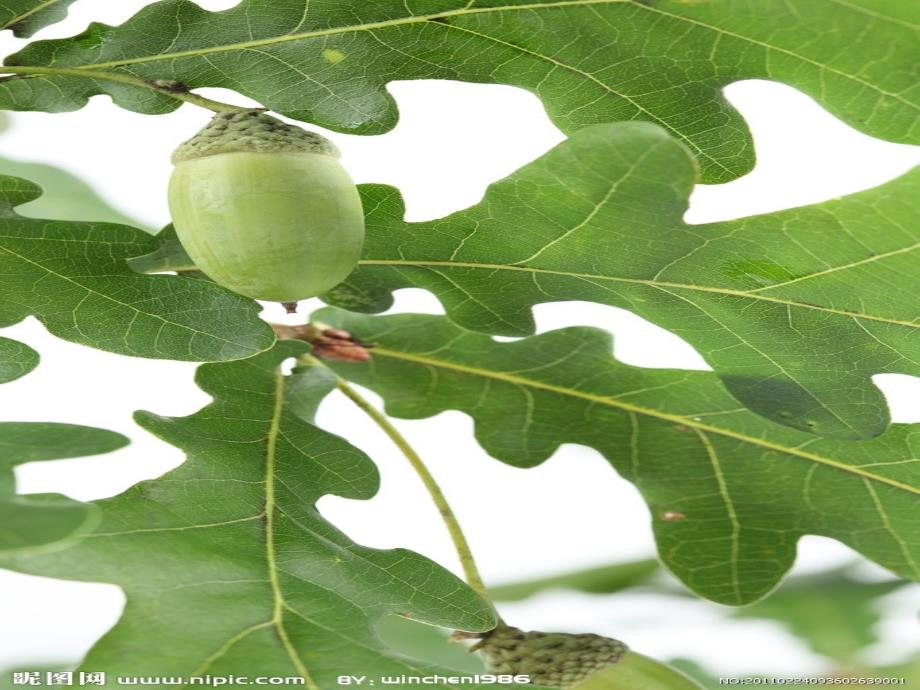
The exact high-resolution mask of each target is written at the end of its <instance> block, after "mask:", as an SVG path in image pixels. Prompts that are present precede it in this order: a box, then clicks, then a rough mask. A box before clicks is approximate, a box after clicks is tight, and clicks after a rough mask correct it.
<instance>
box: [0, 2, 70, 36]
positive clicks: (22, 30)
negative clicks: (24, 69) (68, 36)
mask: <svg viewBox="0 0 920 690" xmlns="http://www.w3.org/2000/svg"><path fill="white" fill-rule="evenodd" d="M73 2H74V0H3V3H2V4H0V30H2V29H10V30H11V31H12V32H13V35H14V36H18V37H20V38H28V37H29V36H31V35H32V34H34V33H35V32H36V31H38V30H39V29H43V28H44V27H46V26H48V25H49V24H54V23H55V22H59V21H61V20H62V19H64V17H66V16H67V8H68V7H69V6H70V5H72V4H73Z"/></svg>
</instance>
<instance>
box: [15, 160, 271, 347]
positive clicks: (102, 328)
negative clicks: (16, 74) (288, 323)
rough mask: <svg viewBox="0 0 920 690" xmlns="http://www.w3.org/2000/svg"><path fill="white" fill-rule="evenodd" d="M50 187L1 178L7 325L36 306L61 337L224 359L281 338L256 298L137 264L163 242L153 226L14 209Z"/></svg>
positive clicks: (99, 344) (35, 310)
mask: <svg viewBox="0 0 920 690" xmlns="http://www.w3.org/2000/svg"><path fill="white" fill-rule="evenodd" d="M40 193H41V191H40V189H39V188H38V187H37V186H36V185H34V184H32V183H31V182H28V181H26V180H22V179H20V178H15V177H3V176H0V280H2V281H3V282H4V290H3V293H2V294H0V326H8V325H11V324H14V323H16V322H18V321H20V320H22V319H23V318H25V317H26V316H28V315H30V314H34V315H35V316H36V317H38V318H39V319H40V320H41V321H42V323H44V325H45V326H46V327H47V328H48V330H49V331H51V332H52V333H53V334H54V335H57V336H58V337H61V338H64V339H66V340H71V341H73V342H76V343H80V344H82V345H88V346H90V347H95V348H98V349H101V350H108V351H110V352H117V353H119V354H125V355H133V356H136V357H158V358H164V359H180V360H193V361H216V360H228V359H238V358H241V357H248V356H250V355H252V354H255V353H257V352H259V351H261V350H264V349H266V348H268V347H270V346H271V344H272V342H273V341H274V336H273V335H272V332H271V329H270V328H269V327H268V326H267V325H266V324H265V323H264V322H262V321H261V320H260V319H259V316H258V312H259V306H258V304H256V303H255V302H253V301H252V300H249V299H246V298H245V297H242V296H240V295H236V294H234V293H232V292H230V291H228V290H225V289H224V288H221V287H219V286H217V285H214V284H212V283H209V282H205V281H199V280H193V279H189V278H184V277H179V276H165V275H162V276H145V275H141V274H139V273H136V272H135V271H133V270H131V268H130V267H129V266H128V264H127V263H126V261H127V260H128V259H130V258H131V257H135V256H139V255H142V254H146V253H148V252H151V251H153V250H154V249H155V248H156V246H157V242H156V240H155V239H154V238H153V237H151V236H150V235H148V234H147V233H145V232H143V231H141V230H137V229H135V228H132V227H128V226H125V225H114V224H110V223H84V222H68V221H47V220H37V219H32V218H25V217H23V216H20V215H18V214H17V213H16V212H15V211H14V208H15V207H16V206H19V205H20V204H24V203H27V202H29V201H32V200H33V199H35V198H37V197H38V196H39V195H40Z"/></svg>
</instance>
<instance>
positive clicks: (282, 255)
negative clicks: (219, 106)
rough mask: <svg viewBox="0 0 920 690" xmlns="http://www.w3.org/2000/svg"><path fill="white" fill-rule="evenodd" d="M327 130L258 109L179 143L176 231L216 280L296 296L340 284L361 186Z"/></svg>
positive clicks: (357, 241) (221, 118) (358, 239)
mask: <svg viewBox="0 0 920 690" xmlns="http://www.w3.org/2000/svg"><path fill="white" fill-rule="evenodd" d="M338 158H339V152H338V150H337V149H336V147H335V145H334V144H333V143H332V142H330V141H329V140H328V139H326V138H325V137H322V136H320V135H319V134H316V133H314V132H308V131H306V130H304V129H301V128H300V127H295V126H293V125H289V124H287V123H285V122H282V121H281V120H278V119H276V118H274V117H271V116H270V115H266V114H265V113H263V112H261V111H255V110H254V111H247V112H233V113H218V114H217V115H215V116H214V118H213V119H212V120H211V122H210V123H208V124H207V125H206V126H205V127H204V128H203V129H202V130H201V131H199V132H198V133H197V134H196V135H195V136H194V137H192V138H191V139H189V140H188V141H186V142H185V143H183V144H182V145H180V146H179V148H177V149H176V151H175V152H174V153H173V156H172V162H173V164H174V165H175V167H174V169H173V173H172V176H171V177H170V180H169V210H170V214H171V215H172V219H173V225H174V226H175V229H176V235H177V236H178V238H179V241H180V242H181V243H182V246H183V247H184V248H185V250H186V252H187V253H188V255H189V256H190V257H191V259H192V260H193V261H194V262H195V265H196V266H197V267H198V268H199V269H200V270H201V271H202V272H203V273H204V274H205V275H207V276H208V277H209V278H211V279H212V280H214V282H216V283H218V284H220V285H223V286H224V287H227V288H229V289H230V290H233V291H234V292H238V293H240V294H242V295H246V296H247V297H252V298H253V299H258V300H269V301H278V302H282V303H289V304H290V303H296V302H297V301H299V300H302V299H307V298H309V297H315V296H317V295H320V294H322V293H324V292H327V291H328V290H330V289H331V288H333V287H335V286H336V285H338V284H339V283H341V282H342V281H343V280H344V279H345V278H346V277H347V276H348V274H349V273H351V271H352V270H353V269H354V267H355V265H356V264H357V262H358V259H359V258H360V256H361V248H362V245H363V243H364V212H363V209H362V205H361V198H360V196H359V195H358V190H357V188H356V186H355V184H354V182H353V181H352V179H351V177H349V175H348V173H347V172H346V171H345V169H344V168H343V167H342V165H341V164H340V163H339V160H338Z"/></svg>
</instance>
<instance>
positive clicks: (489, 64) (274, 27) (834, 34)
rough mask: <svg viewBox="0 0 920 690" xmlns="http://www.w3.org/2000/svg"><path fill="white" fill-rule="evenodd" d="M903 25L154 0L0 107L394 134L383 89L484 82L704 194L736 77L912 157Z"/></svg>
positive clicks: (818, 8) (7, 89) (695, 6)
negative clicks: (640, 147)
mask: <svg viewBox="0 0 920 690" xmlns="http://www.w3.org/2000/svg"><path fill="white" fill-rule="evenodd" d="M917 18H918V13H917V11H916V4H915V3H912V2H910V1H909V0H887V2H885V3H884V6H879V3H870V2H867V1H866V0H847V1H846V2H844V1H843V0H812V1H810V2H804V3H803V2H796V3H789V2H786V1H785V0H760V1H759V2H756V3H752V2H743V1H740V0H717V1H713V2H686V1H685V0H503V1H501V2H498V1H495V0H489V1H488V2H486V1H484V0H376V1H375V2H366V1H365V0H290V1H288V2H284V3H279V2H276V1H275V0H243V1H242V2H240V3H239V4H238V5H236V6H235V7H232V8H230V9H228V10H224V11H221V12H208V11H205V10H203V9H201V8H200V7H199V6H198V5H196V4H194V3H192V2H189V1H188V0H164V1H163V2H158V3H154V4H152V5H150V6H148V7H145V8H144V9H143V10H141V11H140V12H139V13H138V14H136V15H135V16H134V17H132V18H131V19H129V20H128V21H127V22H125V23H124V24H123V25H121V26H118V27H112V26H107V25H104V24H92V25H91V26H90V27H89V28H88V29H87V30H86V31H85V32H83V33H82V34H80V35H78V36H74V37H72V38H68V39H60V40H52V41H41V42H36V43H34V44H32V45H30V46H28V47H27V48H26V49H24V50H23V51H21V52H20V53H18V54H16V55H15V56H12V57H11V58H9V59H8V60H7V64H8V65H15V66H20V67H21V66H30V67H35V68H39V69H37V70H36V71H37V72H39V73H33V74H25V75H21V76H13V77H11V78H9V79H6V80H4V81H2V82H0V107H4V108H8V109H17V110H46V111H51V112H60V111H67V110H74V109H77V108H81V107H82V106H83V105H84V104H85V103H86V102H87V100H88V99H89V98H90V97H91V96H93V95H95V94H100V93H107V94H109V95H110V96H111V97H112V98H113V99H114V100H115V102H117V103H118V104H119V105H121V106H123V107H125V108H128V109H130V110H134V111H136V112H143V113H163V112H168V111H171V110H173V109H174V108H176V107H178V105H179V101H176V100H174V99H172V98H171V97H170V96H169V95H167V94H164V93H162V92H160V91H158V90H156V89H153V88H152V82H154V81H156V80H167V81H175V82H179V83H180V84H182V85H184V87H191V88H196V87H225V88H229V89H233V90H235V91H238V92H239V93H241V94H243V95H246V96H249V97H251V98H254V99H255V100H257V101H259V102H260V103H262V104H263V105H265V106H266V107H267V108H269V109H271V110H274V111H276V112H278V113H281V114H283V115H287V116H290V117H293V118H295V119H299V120H306V121H309V122H314V123H316V124H318V125H321V126H323V127H328V128H330V129H335V130H339V131H347V132H355V133H360V134H380V133H382V132H385V131H387V130H388V129H390V128H391V127H393V125H394V124H395V123H396V119H397V111H396V106H395V103H394V101H393V99H392V97H391V96H390V95H389V94H388V93H387V91H386V85H387V84H388V83H389V82H391V81H394V80H400V79H457V80H462V81H470V82H488V83H492V82H494V83H499V84H510V85H513V86H519V87H522V88H525V89H528V90H530V91H532V92H534V93H536V94H537V95H538V96H539V97H540V98H541V99H542V100H543V101H544V103H545V104H546V108H547V111H548V113H549V116H550V117H551V118H552V119H553V121H554V122H555V123H556V124H557V125H558V126H559V127H561V128H562V129H563V130H565V131H566V132H573V131H575V130H577V129H580V128H582V127H584V126H587V125H591V124H596V123H599V122H609V121H615V120H644V121H647V122H653V123H656V124H659V125H661V126H662V127H663V128H665V129H666V130H668V131H669V132H671V133H672V134H674V135H675V136H677V137H678V138H680V139H681V140H683V141H684V143H685V144H686V145H687V146H688V147H689V148H690V149H691V150H692V151H693V152H694V154H695V155H696V156H697V157H698V159H699V160H700V164H701V166H702V169H703V180H705V181H706V182H724V181H727V180H731V179H734V178H736V177H738V176H740V175H743V174H744V173H746V172H747V171H749V170H750V168H751V167H752V165H753V161H754V154H753V149H752V145H751V139H750V134H749V133H748V131H747V128H746V126H745V124H744V122H743V120H742V119H741V117H740V116H739V114H738V113H737V112H736V111H735V110H734V109H733V108H732V107H731V106H730V105H729V104H728V103H727V102H726V101H725V99H724V97H723V96H722V88H723V87H724V86H725V85H727V84H730V83H732V82H734V81H738V80H741V79H771V80H776V81H781V82H785V83H788V84H790V85H792V86H795V87H796V88H798V89H801V90H802V91H805V92H806V93H808V94H810V95H812V96H814V97H815V98H817V99H819V100H820V101H821V103H822V104H823V105H824V106H825V107H826V108H828V109H829V110H830V111H831V112H833V113H834V114H835V115H837V116H838V117H840V118H842V119H843V120H845V121H846V122H848V123H849V124H851V125H852V126H854V127H857V128H859V129H861V130H862V131H864V132H866V133H868V134H871V135H873V136H876V137H881V138H886V139H892V140H896V141H905V142H909V141H917V136H918V132H920V130H918V126H917V123H918V122H920V120H918V118H917V115H916V111H917V89H916V84H917V78H916V72H915V66H916V60H915V59H914V56H913V54H912V51H911V47H912V45H913V42H914V40H915V34H914V31H915V29H916V24H917ZM180 88H181V87H180Z"/></svg>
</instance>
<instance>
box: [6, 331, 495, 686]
mask: <svg viewBox="0 0 920 690" xmlns="http://www.w3.org/2000/svg"><path fill="white" fill-rule="evenodd" d="M305 350H306V346H305V345H304V344H303V343H298V342H292V341H283V342H281V343H279V344H278V345H277V346H276V347H275V348H274V349H272V350H270V351H268V352H265V353H262V354H259V355H257V356H255V357H251V358H249V359H246V360H242V361H238V362H232V363H229V364H209V365H204V366H202V367H200V368H199V370H198V376H197V381H198V383H199V385H200V386H201V388H202V390H204V391H205V392H206V393H208V394H209V395H211V396H212V399H213V402H211V403H210V404H209V405H207V406H206V407H205V408H203V409H202V410H200V411H199V412H197V413H195V414H193V415H191V416H188V417H182V418H171V417H160V416H157V415H154V414H151V413H147V412H139V413H138V414H137V415H136V419H137V421H138V423H139V424H140V425H141V426H142V427H144V428H145V429H147V430H149V431H151V432H152V433H154V434H155V435H157V436H158V437H160V438H162V439H163V440H165V441H167V442H169V443H171V444H173V445H175V446H177V447H179V448H182V449H183V450H185V451H186V453H187V460H186V462H185V463H184V464H183V465H182V466H180V467H179V468H178V469H176V470H174V471H172V472H170V473H168V474H166V475H165V476H163V477H161V478H160V479H156V480H153V481H146V482H142V483H140V484H138V485H137V486H135V487H133V488H131V489H129V490H128V491H127V492H125V493H124V494H122V495H120V496H116V497H114V498H111V499H106V500H103V501H99V502H97V503H96V504H95V505H96V506H98V509H99V512H100V513H101V522H100V524H99V526H98V527H97V528H96V529H95V530H94V531H93V532H92V533H90V534H89V535H87V537H86V538H85V539H83V540H82V541H80V542H79V543H78V544H77V545H76V546H74V547H73V548H71V549H68V550H66V551H62V552H56V553H51V554H39V555H23V556H19V555H14V556H2V557H0V565H2V566H3V567H7V568H10V569H13V570H16V571H19V572H25V573H32V574H40V575H44V576H48V577H58V578H64V579H69V580H80V581H90V582H110V583H113V584H117V585H119V586H121V587H122V588H123V589H124V591H125V595H126V596H127V601H128V603H127V606H126V608H125V613H124V616H123V618H122V619H121V620H120V621H119V623H118V624H117V625H116V626H115V627H114V628H113V629H112V630H111V631H110V632H109V633H108V634H107V635H106V636H105V637H104V638H103V639H102V640H101V641H100V642H99V643H98V644H97V645H96V646H95V647H94V648H93V649H92V651H91V652H90V653H89V655H88V657H87V658H86V660H85V661H84V665H83V669H84V670H88V671H105V672H107V673H109V674H110V675H109V684H110V686H112V687H114V678H115V677H117V675H118V674H131V675H135V674H136V675H161V676H162V675H168V676H178V675H182V676H190V675H205V674H212V675H249V676H255V675H265V676H294V675H297V676H302V677H304V678H307V679H308V680H307V685H308V687H312V688H331V687H334V686H335V684H336V678H337V677H338V676H339V675H340V674H342V673H351V674H357V675H373V676H375V677H376V676H377V675H379V674H403V673H407V674H409V675H418V674H419V673H423V672H424V673H428V672H436V671H438V670H440V669H437V668H434V667H431V666H428V665H425V664H423V663H416V662H415V661H413V660H410V659H406V658H404V657H402V656H399V655H398V654H396V653H394V652H392V651H391V650H389V649H388V648H387V647H386V646H385V645H384V644H383V643H382V642H381V640H380V639H379V637H378V636H377V635H376V634H375V633H374V630H373V628H374V625H375V623H376V621H377V620H378V619H379V618H381V617H383V616H385V615H388V614H393V613H398V614H401V615H404V616H411V617H413V618H415V619H417V620H421V621H426V622H429V623H431V624H433V625H440V626H445V627H452V628H454V627H455V628H458V629H461V630H468V631H483V630H488V629H490V628H491V627H493V626H494V624H495V620H494V616H493V613H492V610H491V607H490V606H489V605H488V604H487V603H486V602H485V601H483V600H482V599H480V598H479V597H478V596H477V595H476V594H475V593H474V592H473V591H472V590H470V589H469V588H468V587H466V586H465V585H464V584H463V582H462V581H460V580H459V579H458V578H457V577H455V576H454V575H452V574H450V573H449V572H447V571H446V570H444V569H442V568H440V567H439V566H437V565H436V564H435V563H433V562H431V561H429V560H428V559H426V558H424V557H422V556H419V555H417V554H415V553H412V552H410V551H407V550H405V549H393V550H385V551H384V550H377V549H370V548H366V547H363V546H360V545H358V544H356V543H354V542H353V541H352V540H351V539H349V538H348V537H347V536H346V535H345V534H344V533H342V532H340V531H339V530H337V529H336V528H335V527H334V526H333V525H332V524H330V523H329V522H327V521H326V520H325V519H324V518H323V517H322V515H321V514H320V513H319V512H318V511H317V510H316V507H315V504H316V502H317V501H318V500H319V499H320V498H321V497H322V496H325V495H337V496H340V497H343V498H349V499H354V500H367V499H369V498H371V497H372V496H373V495H374V494H375V493H376V491H377V488H378V484H379V478H378V474H377V471H376V468H375V467H374V465H373V463H372V462H371V461H370V459H369V458H368V457H367V456H366V455H364V453H362V452H361V451H359V450H358V449H356V448H354V447H353V446H351V445H350V444H348V443H347V442H346V441H344V440H342V439H341V438H339V437H337V436H333V435H332V434H329V433H326V432H324V431H321V430H320V429H317V428H316V427H314V426H312V425H310V424H308V423H307V422H305V421H304V419H303V416H302V411H303V409H304V405H305V396H306V395H307V394H304V393H299V394H297V395H293V396H292V394H291V393H289V392H288V391H287V390H286V389H288V388H290V387H291V386H294V387H297V386H300V385H305V384H306V385H310V386H311V391H312V393H311V394H312V395H314V396H316V397H317V398H321V397H322V396H324V395H326V394H327V393H328V392H329V390H330V389H329V387H328V385H326V384H328V383H329V382H330V381H333V380H331V379H328V378H326V379H324V382H325V383H321V384H319V385H313V384H312V382H310V381H309V380H308V379H309V375H310V370H309V369H308V370H303V371H301V373H300V374H299V375H298V376H296V377H294V378H293V379H289V378H286V377H285V376H283V375H282V373H281V371H280V368H281V365H282V363H283V362H285V361H286V360H289V359H290V358H293V357H296V356H298V355H300V354H302V353H303V352H304V351H305ZM292 397H293V398H296V399H298V401H299V413H298V414H295V413H294V412H292V411H291V410H290V409H289V404H288V401H289V400H291V399H292ZM436 687H447V686H446V685H445V684H443V683H441V684H439V685H437V686H436ZM473 687H483V686H473Z"/></svg>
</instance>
